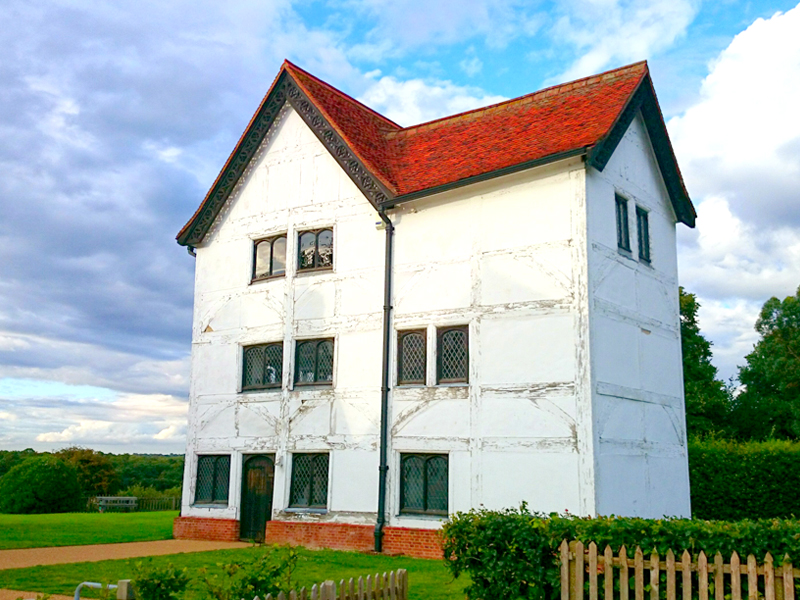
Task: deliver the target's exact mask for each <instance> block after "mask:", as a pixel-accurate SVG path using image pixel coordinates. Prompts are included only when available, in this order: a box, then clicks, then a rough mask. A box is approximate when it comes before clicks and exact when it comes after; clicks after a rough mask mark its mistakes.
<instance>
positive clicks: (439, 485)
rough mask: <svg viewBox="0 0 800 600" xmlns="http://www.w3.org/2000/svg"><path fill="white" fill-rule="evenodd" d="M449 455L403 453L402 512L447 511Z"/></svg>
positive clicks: (429, 512)
mask: <svg viewBox="0 0 800 600" xmlns="http://www.w3.org/2000/svg"><path fill="white" fill-rule="evenodd" d="M447 466H448V465H447V455H446V454H401V455H400V512H401V513H406V514H408V513H412V514H413V513H425V514H434V515H446V514H447Z"/></svg>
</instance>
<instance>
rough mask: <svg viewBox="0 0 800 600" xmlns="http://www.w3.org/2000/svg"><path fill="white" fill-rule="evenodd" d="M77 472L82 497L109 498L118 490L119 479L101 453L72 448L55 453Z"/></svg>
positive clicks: (107, 459) (108, 460) (111, 465)
mask: <svg viewBox="0 0 800 600" xmlns="http://www.w3.org/2000/svg"><path fill="white" fill-rule="evenodd" d="M56 456H58V457H59V458H62V459H63V460H65V461H67V462H68V463H71V464H72V465H73V466H74V467H75V468H76V469H77V470H78V481H79V482H80V484H81V489H82V490H83V495H84V496H110V495H112V494H115V493H116V492H117V491H119V489H120V478H119V476H118V475H117V471H116V469H115V468H114V465H113V464H112V463H111V460H110V459H109V458H108V456H106V455H105V454H103V453H102V452H97V451H96V450H92V449H90V448H80V447H79V446H72V447H71V448H64V449H63V450H61V451H59V452H58V453H56Z"/></svg>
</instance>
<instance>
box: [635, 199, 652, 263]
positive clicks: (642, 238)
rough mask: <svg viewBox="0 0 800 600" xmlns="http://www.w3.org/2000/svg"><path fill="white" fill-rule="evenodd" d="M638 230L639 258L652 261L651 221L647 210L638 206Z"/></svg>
mask: <svg viewBox="0 0 800 600" xmlns="http://www.w3.org/2000/svg"><path fill="white" fill-rule="evenodd" d="M636 231H637V233H638V235H639V260H641V261H644V262H648V263H649V262H650V223H649V220H648V215H647V211H646V210H645V209H643V208H642V207H641V206H637V207H636Z"/></svg>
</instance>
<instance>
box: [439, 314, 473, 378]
mask: <svg viewBox="0 0 800 600" xmlns="http://www.w3.org/2000/svg"><path fill="white" fill-rule="evenodd" d="M436 337H437V340H436V341H437V344H436V358H437V361H436V362H437V375H436V381H437V383H465V382H467V381H468V380H469V331H468V328H467V326H466V325H460V326H458V327H441V328H439V329H437V330H436Z"/></svg>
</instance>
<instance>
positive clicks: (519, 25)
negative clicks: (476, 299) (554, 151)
mask: <svg viewBox="0 0 800 600" xmlns="http://www.w3.org/2000/svg"><path fill="white" fill-rule="evenodd" d="M4 9H5V10H3V11H2V12H0V135H2V138H3V144H0V165H2V167H3V174H4V176H3V177H2V178H0V198H2V200H0V449H23V448H26V447H33V448H37V449H43V450H48V449H55V448H60V447H64V446H69V445H76V444H77V445H82V446H87V447H94V448H97V449H101V450H105V451H111V452H129V451H139V452H182V451H183V444H184V435H185V419H186V406H187V404H186V397H187V393H188V387H189V379H188V377H189V351H190V326H191V307H192V285H193V268H194V264H193V261H192V259H191V258H190V257H189V256H188V255H187V254H186V252H185V249H183V248H181V247H179V246H177V244H175V241H174V236H175V234H176V233H177V231H178V230H179V229H180V228H181V226H182V225H183V224H184V223H185V221H186V220H187V219H188V218H189V217H190V216H191V214H192V213H193V212H194V210H195V208H196V207H197V205H198V204H199V202H200V201H201V200H202V198H203V196H204V194H205V192H206V190H207V188H208V186H209V185H210V184H211V182H212V181H213V180H214V177H215V176H216V174H217V172H218V170H219V168H220V167H221V165H222V163H223V162H224V160H225V159H226V158H227V155H228V153H229V152H230V150H231V149H232V147H233V145H234V144H235V142H236V140H237V139H238V137H239V135H240V134H241V131H242V129H243V128H244V127H245V125H246V124H247V122H248V120H249V119H250V116H251V115H252V113H253V111H254V110H255V109H256V107H257V106H258V103H259V101H260V99H261V98H262V97H263V95H264V93H265V92H266V90H267V89H268V87H269V85H270V83H271V82H272V80H273V78H274V76H275V75H276V73H277V71H278V68H279V66H280V63H281V61H282V60H283V59H284V58H289V59H290V60H292V61H293V62H295V63H296V64H298V65H300V66H301V67H303V68H305V69H307V70H309V71H311V72H312V73H314V74H315V75H317V76H319V77H321V78H323V79H325V80H326V81H328V82H330V83H332V84H333V85H335V86H337V87H339V88H340V89H343V90H344V91H346V92H348V93H350V94H351V95H353V96H355V97H357V98H359V99H361V100H362V101H364V102H366V103H367V104H368V105H370V106H372V107H373V108H375V109H377V110H378V111H380V112H383V113H384V114H386V115H388V116H389V117H390V118H392V119H394V120H396V121H397V122H399V123H401V124H403V125H410V124H413V123H416V122H420V121H424V120H429V119H433V118H436V117H440V116H444V115H447V114H451V113H454V112H459V111H462V110H466V109H469V108H474V107H478V106H481V105H485V104H489V103H492V102H496V101H499V100H501V99H504V98H510V97H514V96H519V95H522V94H526V93H529V92H532V91H535V90H537V89H540V88H542V87H544V86H547V85H552V84H555V83H559V82H562V81H567V80H569V79H573V78H577V77H580V76H584V75H589V74H592V73H595V72H599V71H603V70H607V69H610V68H614V67H618V66H621V65H623V64H627V63H631V62H635V61H638V60H642V59H647V60H648V61H649V64H650V68H651V71H652V74H653V79H654V83H655V86H656V91H657V94H658V96H659V100H660V102H661V106H662V109H663V111H664V114H665V118H666V120H667V123H668V128H669V130H670V135H671V136H672V141H673V144H674V146H675V149H676V153H677V155H678V160H679V162H680V165H681V168H682V170H683V172H684V176H685V178H686V182H687V186H688V188H689V192H690V194H691V196H692V198H693V199H694V201H695V205H696V206H697V208H698V212H699V216H700V218H699V220H698V227H697V229H695V230H688V229H686V228H683V227H682V228H681V230H680V232H679V256H680V282H681V284H682V285H684V286H685V287H686V288H687V289H688V290H690V291H693V292H695V293H697V294H698V296H699V297H700V301H701V303H702V305H703V308H702V309H701V313H700V320H701V327H702V328H703V331H704V332H705V333H706V335H707V336H708V337H709V338H710V339H712V340H713V341H714V344H715V346H714V349H715V361H716V364H717V365H718V366H719V368H720V372H721V374H722V375H723V376H724V377H726V378H727V377H729V376H732V375H735V373H736V365H737V364H742V362H743V357H744V355H745V354H746V353H747V352H748V351H749V350H750V349H751V348H752V344H753V343H754V342H755V340H756V334H755V332H754V331H753V324H754V322H755V318H756V316H757V313H758V310H759V308H760V306H761V304H762V303H763V302H764V300H766V299H767V298H769V297H770V296H773V295H776V296H779V297H784V296H786V295H788V294H791V293H793V292H794V291H795V290H796V289H797V286H798V285H800V210H798V208H797V207H798V205H800V203H798V201H799V200H800V111H798V110H797V106H800V35H797V33H798V32H799V31H800V5H798V4H797V3H796V2H782V1H778V0H775V1H772V0H765V1H761V2H745V1H737V0H723V1H717V2H702V1H699V0H568V1H564V2H520V1H514V0H494V1H492V0H442V1H439V2H430V1H428V2H422V1H420V0H343V1H342V2H316V1H300V2H292V1H291V0H272V1H258V2H255V1H243V2H235V3H219V2H212V1H210V0H192V1H191V2H189V1H188V0H174V1H172V2H169V3H163V2H160V3H154V2H148V1H147V0H138V1H135V2H134V1H133V0H119V1H117V2H114V3H104V4H103V3H96V2H88V1H85V0H71V1H69V2H67V1H55V0H43V1H42V2H38V3H35V4H33V3H30V2H24V1H18V0H10V2H7V3H6V4H5V5H4Z"/></svg>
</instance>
